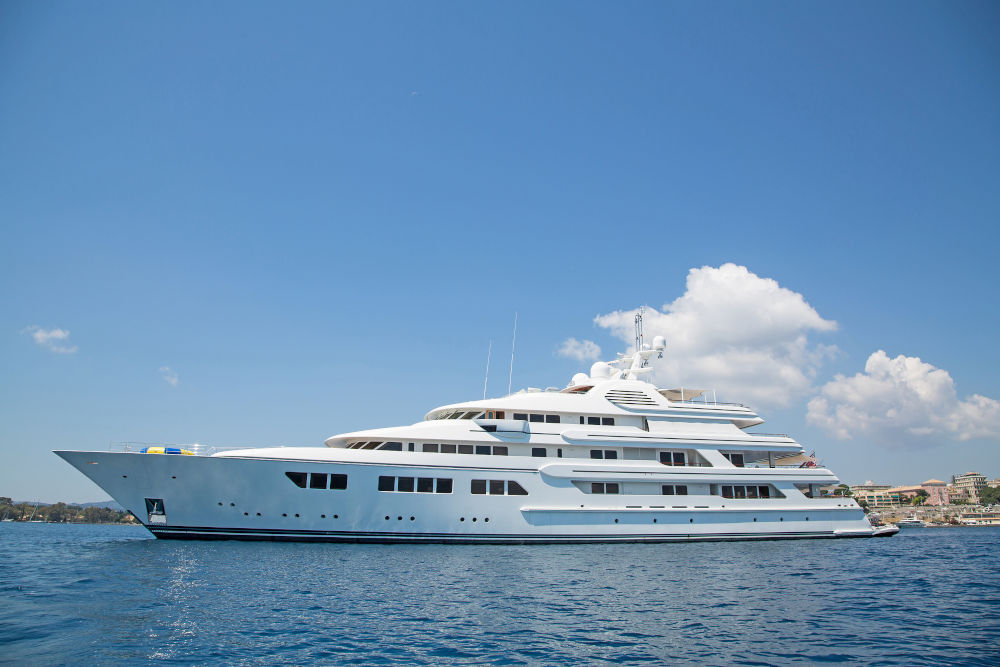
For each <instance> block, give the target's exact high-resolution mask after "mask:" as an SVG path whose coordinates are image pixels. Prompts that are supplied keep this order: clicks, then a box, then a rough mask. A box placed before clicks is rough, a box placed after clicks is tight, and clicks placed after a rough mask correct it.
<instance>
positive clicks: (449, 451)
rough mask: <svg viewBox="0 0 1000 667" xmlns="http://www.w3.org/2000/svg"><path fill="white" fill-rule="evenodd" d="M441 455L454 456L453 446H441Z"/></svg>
mask: <svg viewBox="0 0 1000 667" xmlns="http://www.w3.org/2000/svg"><path fill="white" fill-rule="evenodd" d="M441 453H442V454H454V453H455V445H441Z"/></svg>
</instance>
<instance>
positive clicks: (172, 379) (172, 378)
mask: <svg viewBox="0 0 1000 667" xmlns="http://www.w3.org/2000/svg"><path fill="white" fill-rule="evenodd" d="M160 375H162V376H163V379H164V380H165V381H166V383H167V384H169V385H170V386H171V387H176V386H177V383H178V382H180V379H179V378H178V377H177V372H176V371H173V370H171V368H170V366H160Z"/></svg>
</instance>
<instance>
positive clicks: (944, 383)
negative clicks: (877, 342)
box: [807, 350, 1000, 446]
mask: <svg viewBox="0 0 1000 667" xmlns="http://www.w3.org/2000/svg"><path fill="white" fill-rule="evenodd" d="M807 419H808V421H809V423H811V424H816V425H818V426H821V427H822V428H824V429H826V430H827V431H829V432H830V433H832V434H833V435H835V436H837V437H838V438H842V439H850V438H853V437H855V436H860V437H866V438H871V439H872V440H874V441H876V442H879V443H881V444H887V445H891V446H892V445H896V446H904V445H913V444H917V445H919V444H935V443H936V441H939V440H940V439H942V438H946V439H955V438H957V439H958V440H971V439H973V438H995V437H998V436H1000V402H997V401H995V400H993V399H992V398H987V397H986V396H980V395H978V394H973V395H972V396H969V397H968V398H966V399H965V400H964V401H963V400H959V398H958V395H957V392H956V391H955V382H954V380H952V377H951V375H950V374H949V373H948V371H946V370H944V369H941V368H937V367H935V366H933V365H931V364H928V363H926V362H924V361H921V360H920V359H919V358H918V357H905V356H903V355H899V356H898V357H896V358H895V359H890V358H889V355H887V354H886V353H885V352H884V351H882V350H879V351H877V352H875V353H874V354H872V355H871V356H870V357H868V361H867V363H865V372H864V373H858V374H856V375H855V376H854V377H845V376H843V375H837V376H836V377H834V379H833V380H831V381H830V382H828V383H826V384H825V385H824V386H823V388H822V390H821V391H820V395H819V396H817V397H815V398H813V399H812V400H811V401H809V410H808V414H807Z"/></svg>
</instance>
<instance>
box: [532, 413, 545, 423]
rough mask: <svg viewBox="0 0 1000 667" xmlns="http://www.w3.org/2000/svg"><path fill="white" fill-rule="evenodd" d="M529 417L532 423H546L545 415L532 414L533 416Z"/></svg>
mask: <svg viewBox="0 0 1000 667" xmlns="http://www.w3.org/2000/svg"><path fill="white" fill-rule="evenodd" d="M528 417H530V419H531V421H533V422H543V421H545V415H535V414H531V415H528Z"/></svg>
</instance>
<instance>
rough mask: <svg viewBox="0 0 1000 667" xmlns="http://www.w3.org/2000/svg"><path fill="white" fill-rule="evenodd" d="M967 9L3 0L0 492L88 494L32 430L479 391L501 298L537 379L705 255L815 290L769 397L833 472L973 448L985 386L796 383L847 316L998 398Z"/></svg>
mask: <svg viewBox="0 0 1000 667" xmlns="http://www.w3.org/2000/svg"><path fill="white" fill-rule="evenodd" d="M998 32H1000V9H998V7H997V5H996V4H995V3H990V2H963V3H945V2H878V3H862V2H844V3H836V4H827V5H822V4H819V3H796V2H788V3H784V2H762V3H752V4H748V3H742V2H705V3H693V2H691V3H679V2H673V3H667V2H663V3H655V2H628V3H593V2H547V3H530V2H524V3H522V2H503V3H462V2H439V3H403V2H389V3H362V2H357V3H309V2H302V3H295V4H294V5H291V6H290V5H286V4H279V3H256V2H238V3H236V2H228V3H227V2H220V3H212V4H211V5H203V4H196V3H170V4H163V3H153V4H141V3H140V4H136V3H126V2H106V3H100V4H98V5H82V4H80V3H69V2H53V3H34V2H6V3H4V4H3V6H2V7H0V100H2V102H0V232H2V235H0V239H2V240H0V306H2V308H0V323H2V327H0V364H2V369H0V374H2V375H0V377H2V380H0V447H2V450H3V456H4V460H5V465H4V466H3V467H2V469H0V495H11V496H14V497H16V498H22V499H41V500H59V499H63V500H77V501H86V500H96V499H99V498H102V497H104V496H103V494H102V493H101V492H100V491H99V490H98V489H97V488H96V487H94V486H93V485H91V484H90V483H89V482H88V481H86V480H85V479H83V478H82V476H81V475H79V474H78V473H76V472H75V471H74V470H72V469H71V468H69V466H67V465H65V464H64V463H63V462H62V461H60V460H59V459H57V458H56V457H55V456H53V455H52V454H51V453H50V450H52V449H55V448H81V449H82V448H100V449H104V448H106V447H107V446H108V443H109V442H113V441H123V440H143V441H160V442H205V443H211V444H219V445H236V444H257V445H264V444H284V443H294V444H312V443H317V444H318V443H320V442H321V441H322V440H323V439H324V438H325V437H327V436H329V435H331V434H333V433H336V432H341V431H349V430H354V429H359V428H366V427H375V426H383V425H390V424H397V423H408V422H412V421H415V420H418V419H420V418H422V416H423V414H424V413H425V412H426V411H428V410H429V409H431V408H432V407H434V406H436V405H439V404H444V403H449V402H454V401H459V400H467V399H470V398H474V397H476V396H478V395H480V394H481V391H482V381H483V370H484V366H485V361H486V350H487V346H488V344H489V341H490V339H491V338H492V339H493V341H494V356H493V360H494V363H493V366H492V369H491V383H490V389H491V390H490V394H497V393H500V392H501V390H503V389H505V388H506V383H505V381H504V380H505V379H506V377H505V376H506V374H507V373H506V371H507V368H506V364H507V361H508V358H507V354H509V345H510V334H511V326H512V321H513V316H514V312H515V311H516V312H517V313H518V314H519V315H518V317H519V328H518V346H517V360H516V363H515V367H514V385H515V387H523V386H529V385H531V386H543V387H544V386H550V385H559V386H562V385H563V384H565V382H566V381H567V380H568V379H569V377H570V376H571V375H572V374H573V373H575V372H577V371H581V370H586V368H587V367H588V366H589V363H590V361H589V360H577V359H574V358H570V357H565V356H560V355H559V354H558V350H559V349H560V347H561V345H563V343H564V341H565V340H566V339H567V338H570V337H574V338H576V339H579V340H591V341H594V342H595V343H596V344H597V345H599V346H600V347H601V349H602V351H603V354H604V356H611V355H612V354H613V353H614V352H615V351H618V350H620V349H623V348H624V343H622V342H621V341H620V340H618V339H617V338H616V337H615V336H614V335H613V331H612V330H611V329H608V328H606V327H601V326H597V325H595V322H594V318H595V316H598V315H607V314H609V313H613V312H615V311H619V310H628V309H632V308H635V307H637V306H639V305H643V304H645V305H648V306H650V307H652V308H655V309H657V310H659V311H669V309H668V308H666V309H665V307H664V306H665V305H666V304H673V303H675V300H677V299H678V298H680V297H682V296H683V295H685V294H686V293H688V292H687V290H689V289H690V284H689V283H687V282H686V281H687V280H688V277H689V271H690V270H691V269H697V270H700V269H701V267H709V268H711V269H719V268H720V267H723V266H724V265H726V264H727V263H731V264H733V265H735V266H737V267H746V270H747V271H748V275H750V276H754V277H757V278H759V279H760V280H767V279H770V280H773V281H775V282H776V284H777V285H780V287H781V288H783V289H785V290H788V291H789V292H790V293H793V294H798V295H801V298H802V299H803V300H804V302H806V303H807V304H808V307H810V308H812V309H813V310H814V311H815V313H817V314H818V316H819V317H821V318H823V319H824V320H826V321H831V322H836V327H835V328H834V329H832V330H825V331H821V330H814V329H810V330H808V331H806V330H803V332H802V335H804V336H806V342H805V344H804V347H803V348H802V349H803V350H804V351H806V352H816V351H817V350H821V349H827V348H835V350H834V351H832V352H831V353H830V354H828V355H826V356H825V357H824V358H823V359H822V361H821V362H808V363H807V362H803V363H805V364H806V366H804V367H807V371H808V374H811V375H809V378H810V380H809V382H808V386H801V387H796V388H795V391H794V392H792V393H793V394H794V396H792V397H791V398H790V399H789V400H788V401H787V402H785V403H784V404H773V405H766V404H764V405H761V406H760V408H761V410H762V412H764V414H765V416H767V417H768V418H769V423H768V427H769V428H770V429H771V430H780V431H785V432H788V433H790V434H792V435H793V436H795V437H797V438H798V439H799V440H800V441H801V442H803V444H805V445H806V446H807V447H808V448H810V449H812V448H816V449H817V450H818V452H819V454H820V455H821V457H822V458H823V459H824V461H825V462H826V463H828V464H830V465H831V467H833V469H834V470H835V471H836V472H838V473H839V474H840V475H841V477H843V478H844V479H845V480H847V481H851V482H854V481H862V480H863V479H867V478H874V479H882V480H885V481H889V482H913V481H922V480H923V479H926V478H928V477H931V476H935V477H939V478H945V477H946V476H947V475H951V474H955V473H962V472H965V471H966V470H969V469H975V470H979V471H980V472H983V473H984V474H987V475H989V476H991V477H995V476H1000V450H998V447H997V444H998V440H1000V436H998V435H997V434H998V433H1000V424H997V423H996V418H995V414H994V412H993V411H992V410H993V408H992V407H991V404H989V403H985V404H980V405H979V407H980V408H982V409H981V410H980V411H979V412H978V413H977V414H976V416H975V419H976V420H978V421H977V424H978V425H979V428H978V430H977V431H976V433H975V434H974V436H975V437H969V438H967V439H964V440H963V439H962V438H963V437H965V436H968V435H969V432H966V431H963V430H962V429H961V428H959V427H955V426H950V427H948V428H945V427H943V426H941V427H936V426H934V425H931V426H929V427H928V428H929V429H930V432H929V433H925V434H923V435H921V436H920V437H912V436H913V434H912V433H908V432H907V430H906V428H905V427H904V426H901V425H900V424H899V423H895V424H891V423H890V424H883V425H882V426H883V427H884V428H882V427H880V429H876V430H877V431H878V432H877V433H876V431H875V430H873V431H870V432H866V433H853V434H851V436H852V437H851V439H848V440H844V439H841V438H840V437H838V436H837V434H836V429H835V428H834V427H830V426H829V424H827V426H823V425H822V424H821V423H819V422H818V421H816V420H809V419H808V418H807V413H808V411H809V408H808V406H809V405H810V401H813V400H814V399H816V398H817V397H822V396H828V397H829V396H833V394H831V393H829V391H833V390H832V389H831V390H829V391H828V393H827V394H824V393H823V392H824V388H825V387H827V386H828V383H831V382H835V381H836V374H838V373H840V374H843V375H844V376H845V377H848V378H850V377H853V376H854V375H855V374H857V373H862V372H864V370H865V364H866V361H867V360H868V359H869V358H870V356H871V355H872V354H873V353H875V352H876V351H878V350H884V351H885V353H886V355H887V356H888V357H889V358H897V357H899V356H900V355H902V357H904V358H905V359H910V358H918V357H919V358H920V359H921V360H922V361H923V362H924V363H926V364H930V365H932V366H933V367H934V368H935V369H942V370H944V371H946V372H947V373H948V374H949V375H950V378H951V380H952V381H953V386H954V391H955V392H956V395H957V399H956V400H958V401H959V403H956V404H955V405H954V406H952V407H953V408H955V410H953V412H954V414H955V415H961V414H963V413H962V411H961V410H960V409H959V408H962V406H968V405H971V403H962V401H966V399H967V397H969V396H972V395H980V396H982V397H985V398H986V399H988V400H992V401H995V400H997V399H1000V379H998V375H997V369H998V367H1000V364H998V361H1000V352H998V348H997V345H996V332H997V331H998V329H1000V315H998V311H997V306H996V303H997V298H996V291H997V287H998V284H1000V280H998V279H997V273H996V257H997V251H996V246H997V242H998V232H997V223H998V221H1000V215H998V214H1000V188H998V187H997V185H998V183H1000V178H998V177H1000V112H998V109H1000V42H998V41H997V40H996V38H995V36H996V34H998ZM695 275H696V276H697V275H709V274H707V273H706V274H699V273H696V274H695ZM711 275H714V274H711ZM741 275H742V274H741ZM747 280H750V281H751V282H752V283H753V284H758V283H756V282H754V281H753V279H752V278H748V279H747ZM751 292H752V290H751ZM723 310H724V311H725V309H723ZM711 312H712V313H713V314H714V315H713V317H714V316H715V315H718V317H719V319H718V321H717V322H716V323H715V324H714V325H713V326H715V327H717V329H718V330H722V329H725V330H740V329H741V327H742V326H743V324H742V323H741V321H740V319H739V317H738V316H737V315H736V314H727V313H729V311H725V312H721V314H720V311H719V309H711ZM769 313H770V311H769V310H768V307H767V304H762V305H761V311H760V314H759V317H760V318H762V319H764V320H768V321H770V315H769ZM727 318H729V319H727ZM31 327H36V328H34V329H32V328H31ZM793 329H794V327H793ZM56 330H58V331H62V332H68V334H66V335H65V336H64V337H63V338H59V337H58V336H59V335H61V334H58V333H57V334H56V335H55V337H52V335H51V332H53V331H56ZM785 333H788V331H785ZM47 335H48V336H49V337H48V338H46V336H47ZM668 344H669V343H668ZM741 344H742V343H741ZM74 347H75V348H76V349H75V351H72V352H66V351H64V352H59V351H57V349H55V348H63V349H72V348H74ZM741 349H742V348H741ZM163 368H169V369H170V370H169V371H161V369H163ZM738 371H739V369H734V372H738ZM684 372H685V373H689V374H690V373H693V374H697V370H696V367H692V368H687V369H686V370H685V371H684ZM168 376H172V377H176V383H175V384H172V383H170V382H168V381H167V378H168ZM674 379H675V378H666V379H664V380H663V381H664V382H665V383H668V384H676V385H681V384H685V383H687V384H695V385H697V384H701V383H703V382H704V378H699V377H683V378H676V382H670V381H671V380H674ZM725 379H726V378H725V377H721V378H720V377H713V378H712V380H713V382H718V383H719V384H718V388H719V391H720V394H724V392H725V389H724V387H723V386H722V384H721V383H722V382H723V381H724V380H725ZM741 383H742V384H741ZM736 384H737V385H738V386H745V378H743V379H742V380H740V382H738V383H736ZM837 386H840V385H837ZM845 386H846V385H845ZM834 389H836V386H835V387H834ZM911 389H912V387H909V388H908V387H907V386H902V388H901V389H900V391H910V390H911ZM731 394H732V392H730V394H727V395H726V396H727V398H730V399H732V400H740V398H741V397H740V396H734V395H731ZM883 399H885V400H888V401H890V402H891V400H892V399H891V397H889V398H886V397H884V396H883ZM831 400H833V399H831ZM900 400H904V399H903V398H901V399H900ZM765 403H766V401H765ZM931 406H933V403H930V404H919V403H917V404H913V405H909V409H911V410H913V411H914V412H911V413H908V414H914V415H918V416H917V417H916V418H918V419H920V418H921V417H920V416H919V414H920V413H921V409H922V408H927V409H929V410H931V411H933V409H932V408H931ZM955 406H958V407H955ZM984 406H985V407H984ZM847 407H850V406H847ZM854 407H857V406H854ZM832 409H833V408H832V407H830V410H832ZM956 410H957V411H956ZM893 429H895V430H893ZM935 429H936V430H935ZM897 436H898V437H897Z"/></svg>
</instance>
